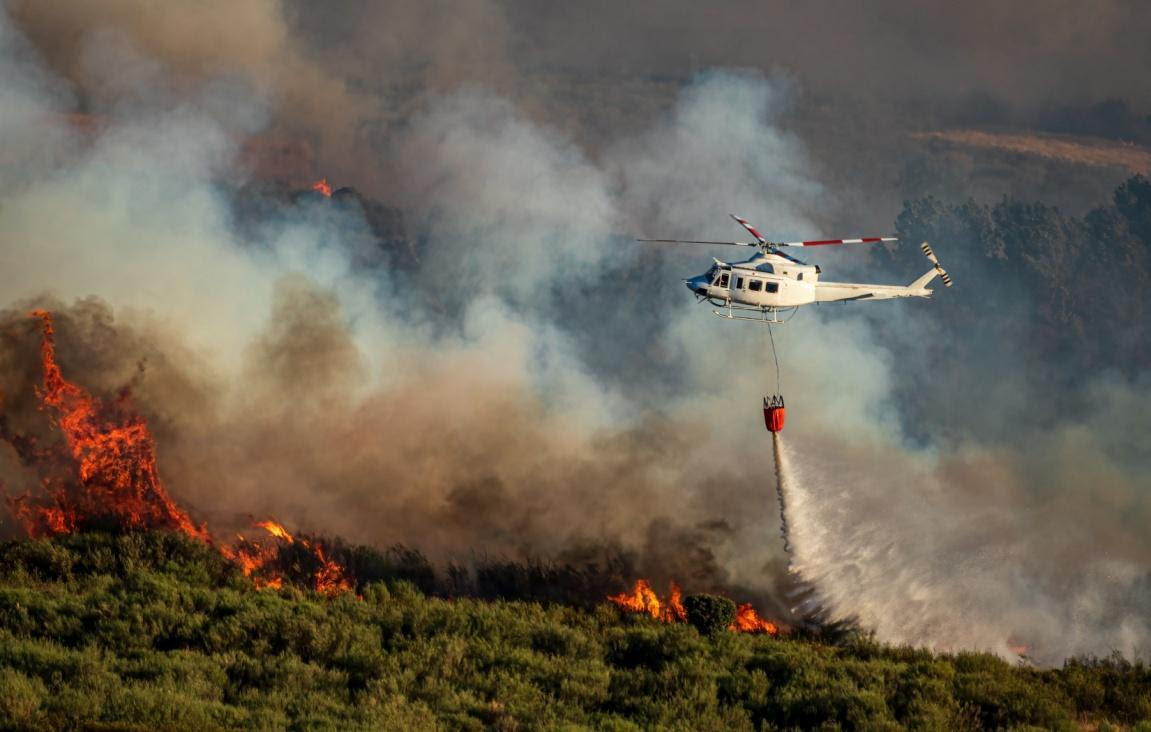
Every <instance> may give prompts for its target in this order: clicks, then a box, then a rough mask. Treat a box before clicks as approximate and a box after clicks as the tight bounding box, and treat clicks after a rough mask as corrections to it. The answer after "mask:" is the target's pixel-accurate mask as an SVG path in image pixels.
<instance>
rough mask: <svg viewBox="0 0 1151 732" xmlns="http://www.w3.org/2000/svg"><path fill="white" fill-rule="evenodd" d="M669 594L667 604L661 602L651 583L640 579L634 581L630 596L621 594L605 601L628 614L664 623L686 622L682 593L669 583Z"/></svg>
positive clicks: (673, 584)
mask: <svg viewBox="0 0 1151 732" xmlns="http://www.w3.org/2000/svg"><path fill="white" fill-rule="evenodd" d="M669 593H670V594H669V597H668V599H667V602H661V601H660V599H659V596H658V595H656V594H655V590H653V589H652V588H651V583H650V582H648V581H647V580H645V579H640V580H636V581H635V587H634V588H632V591H631V594H628V593H626V592H621V593H620V594H618V595H610V596H609V597H608V598H607V599H608V600H610V601H611V602H614V603H615V604H616V605H618V606H619V607H621V608H623V609H624V610H627V611H629V612H633V613H646V614H647V615H650V616H652V617H653V618H655V619H656V620H662V621H663V622H665V623H677V622H680V623H682V622H684V621H685V620H687V612H686V611H685V610H684V609H683V602H682V600H683V593H682V592H681V591H680V589H679V586H678V585H676V584H675V583H674V582H672V583H671V587H670V589H669Z"/></svg>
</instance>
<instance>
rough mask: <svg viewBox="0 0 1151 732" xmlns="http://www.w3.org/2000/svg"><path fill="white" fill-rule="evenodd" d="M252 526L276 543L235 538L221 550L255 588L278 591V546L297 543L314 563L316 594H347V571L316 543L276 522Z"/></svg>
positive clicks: (280, 578)
mask: <svg viewBox="0 0 1151 732" xmlns="http://www.w3.org/2000/svg"><path fill="white" fill-rule="evenodd" d="M254 526H255V527H256V528H259V529H263V530H264V531H266V532H268V533H269V534H271V535H272V536H273V537H274V538H276V539H279V541H280V542H281V543H280V544H275V543H273V544H267V543H264V542H262V541H260V540H258V539H246V538H244V537H243V536H239V537H237V542H236V545H235V546H234V547H230V548H225V549H223V550H222V551H223V552H224V556H226V557H228V558H229V559H231V560H232V561H233V562H235V563H236V564H237V565H238V566H239V567H240V571H242V572H243V573H244V576H245V577H251V578H252V582H253V583H255V585H256V587H260V588H264V587H267V588H271V589H279V588H280V587H282V586H283V585H284V577H283V575H282V574H281V573H280V571H279V569H278V568H277V567H275V564H276V560H277V559H278V558H279V556H280V547H281V546H283V545H291V544H299V545H300V546H302V547H304V548H305V549H307V550H308V551H309V552H310V553H311V554H312V556H313V557H314V558H315V561H316V570H315V571H314V572H313V573H312V584H313V586H314V587H315V589H316V591H317V592H320V593H323V594H325V595H329V596H335V595H338V594H340V593H342V592H351V591H352V589H353V585H352V582H351V580H350V579H348V576H347V571H346V570H345V569H344V567H343V566H342V565H341V564H340V563H339V562H337V561H335V560H333V559H330V558H329V557H328V556H327V554H326V553H325V552H324V547H323V545H322V544H320V543H319V542H316V543H312V542H309V541H307V540H306V539H297V538H295V537H293V536H292V535H291V534H290V533H289V532H288V530H287V529H285V528H284V526H283V525H282V524H280V523H278V522H276V521H271V520H268V521H257V522H256V523H255V524H254Z"/></svg>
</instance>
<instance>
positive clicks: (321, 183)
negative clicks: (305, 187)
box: [312, 178, 332, 198]
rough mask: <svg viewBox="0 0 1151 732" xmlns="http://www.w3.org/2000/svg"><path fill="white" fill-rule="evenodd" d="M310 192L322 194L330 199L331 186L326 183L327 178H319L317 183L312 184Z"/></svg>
mask: <svg viewBox="0 0 1151 732" xmlns="http://www.w3.org/2000/svg"><path fill="white" fill-rule="evenodd" d="M312 190H313V191H316V192H318V193H323V194H324V195H325V196H327V197H328V198H331V197H332V186H331V184H330V183H328V179H327V178H320V179H319V180H318V181H316V182H315V183H313V184H312Z"/></svg>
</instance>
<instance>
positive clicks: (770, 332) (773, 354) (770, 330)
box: [767, 325, 783, 394]
mask: <svg viewBox="0 0 1151 732" xmlns="http://www.w3.org/2000/svg"><path fill="white" fill-rule="evenodd" d="M774 330H775V329H774V328H772V327H771V326H770V325H769V326H767V335H768V336H770V338H771V357H772V358H773V359H775V393H776V394H783V391H782V389H781V388H780V386H779V356H778V355H777V354H776V352H775V333H774Z"/></svg>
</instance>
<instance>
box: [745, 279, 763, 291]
mask: <svg viewBox="0 0 1151 732" xmlns="http://www.w3.org/2000/svg"><path fill="white" fill-rule="evenodd" d="M761 287H763V283H762V282H760V281H759V280H752V281H751V282H748V283H747V289H749V290H751V291H752V292H759V290H760V288H761Z"/></svg>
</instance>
